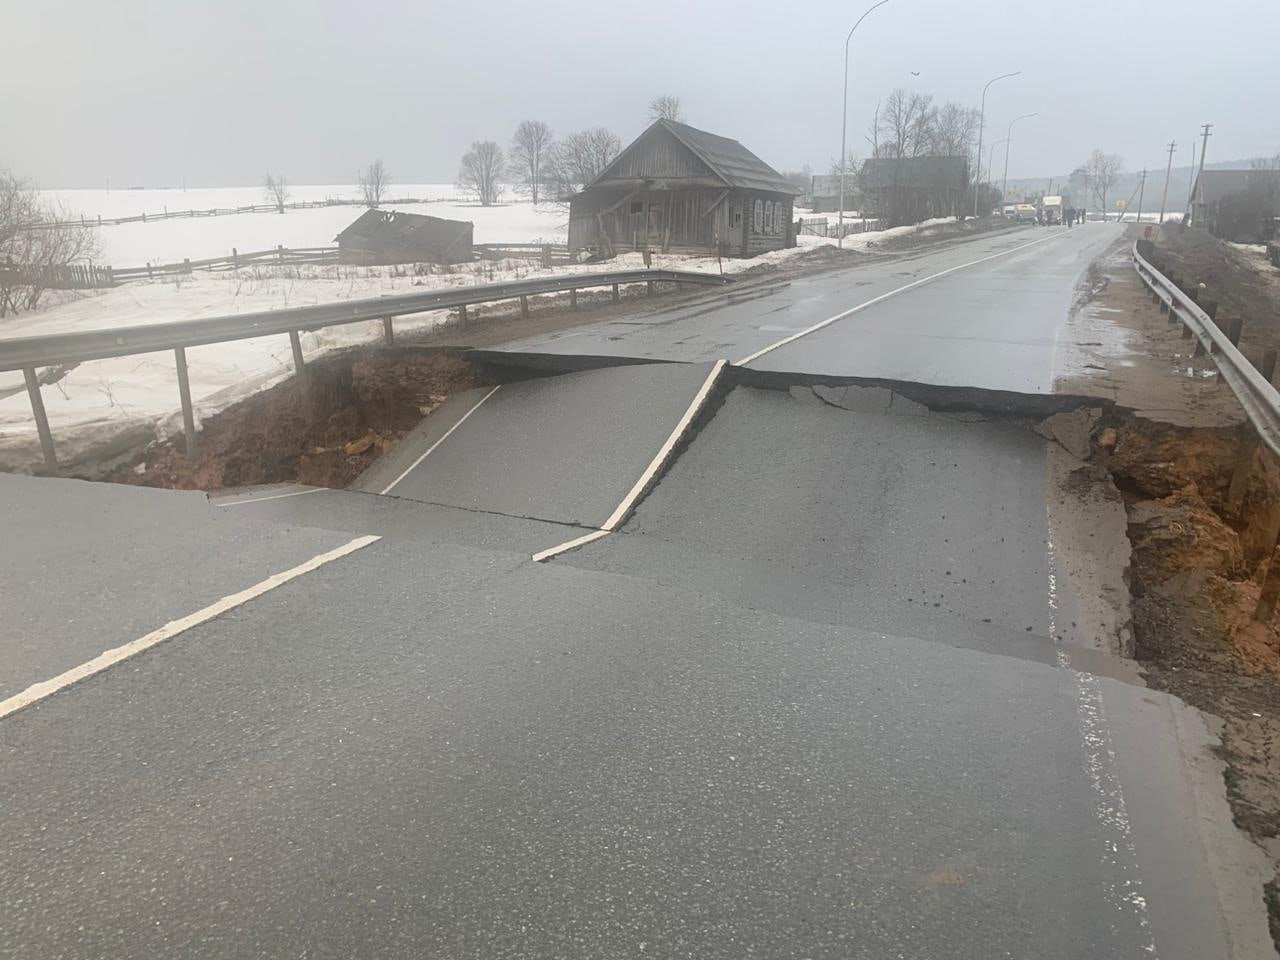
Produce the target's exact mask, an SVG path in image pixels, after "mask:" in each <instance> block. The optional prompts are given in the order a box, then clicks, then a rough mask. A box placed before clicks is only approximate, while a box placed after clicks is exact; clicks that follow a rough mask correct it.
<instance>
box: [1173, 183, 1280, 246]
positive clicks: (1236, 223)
mask: <svg viewBox="0 0 1280 960" xmlns="http://www.w3.org/2000/svg"><path fill="white" fill-rule="evenodd" d="M1275 216H1280V170H1204V171H1202V172H1201V173H1200V175H1199V176H1198V177H1196V183H1195V187H1193V188H1192V191H1191V222H1192V223H1194V224H1196V225H1197V226H1201V227H1204V228H1205V229H1206V230H1208V231H1209V232H1210V233H1212V234H1213V235H1214V236H1216V237H1221V238H1223V239H1224V240H1238V241H1245V242H1251V241H1258V240H1261V239H1262V238H1263V236H1264V235H1265V232H1266V225H1267V223H1268V221H1269V220H1270V219H1271V218H1273V217H1275Z"/></svg>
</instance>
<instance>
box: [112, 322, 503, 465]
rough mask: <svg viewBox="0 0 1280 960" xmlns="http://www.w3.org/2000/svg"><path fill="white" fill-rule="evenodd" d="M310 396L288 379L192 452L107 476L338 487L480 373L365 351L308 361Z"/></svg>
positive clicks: (426, 357)
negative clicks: (303, 395) (308, 398)
mask: <svg viewBox="0 0 1280 960" xmlns="http://www.w3.org/2000/svg"><path fill="white" fill-rule="evenodd" d="M307 370H308V374H309V378H310V402H309V403H304V402H303V399H302V396H301V394H300V393H299V390H298V385H297V382H296V381H295V380H289V381H286V382H285V383H282V384H280V385H279V386H276V387H274V388H272V389H270V390H266V391H264V392H262V393H259V394H256V395H255V396H253V397H250V398H249V399H247V400H245V401H243V402H242V403H238V404H236V405H235V406H234V407H231V408H229V409H227V410H225V411H223V412H222V413H220V414H218V415H217V416H215V417H211V418H209V419H208V420H206V421H205V422H204V428H203V430H202V431H201V433H200V449H199V452H198V454H197V456H195V457H194V458H189V457H187V456H186V454H185V452H184V450H185V446H184V444H185V441H184V439H183V438H182V437H175V438H174V439H173V440H171V441H169V442H166V443H163V444H158V445H156V446H154V447H152V448H150V449H148V450H147V451H145V452H144V453H143V454H142V455H140V456H139V457H137V458H136V459H135V460H134V461H133V462H132V463H130V464H127V465H126V466H123V467H121V468H120V469H118V470H117V471H116V472H115V473H114V474H113V475H112V476H111V478H110V479H112V480H115V481H117V482H120V483H134V484H143V485H146V486H152V487H173V488H178V489H183V490H192V489H196V490H216V489H220V488H222V487H237V486H246V485H250V484H261V483H281V482H289V481H295V482H298V483H306V484H311V485H314V486H323V487H345V486H347V485H348V484H350V483H351V482H352V481H353V480H354V479H355V478H356V477H357V476H359V475H360V474H361V473H362V472H363V471H364V470H366V469H367V468H368V467H369V466H370V465H371V464H372V463H373V461H374V460H376V459H377V458H378V457H380V456H382V454H384V453H386V452H387V451H388V450H390V449H391V448H392V447H394V446H395V444H396V443H397V442H399V440H400V438H401V437H402V436H404V434H405V433H407V432H408V431H409V430H410V429H412V428H413V427H414V425H416V424H417V423H418V421H419V420H421V419H422V418H423V417H424V416H426V415H427V414H428V413H430V412H431V411H432V410H434V409H435V408H436V407H438V406H439V405H440V404H441V403H443V402H444V401H445V398H446V397H448V395H449V394H450V393H452V392H454V391H457V390H465V389H467V388H469V387H473V386H477V385H479V384H480V383H481V382H483V381H482V379H481V377H480V376H479V375H478V374H477V373H476V372H475V371H474V370H473V369H472V367H471V366H470V365H468V364H467V363H466V362H465V361H463V360H462V359H461V357H460V355H459V354H458V353H457V352H456V351H447V350H445V351H442V350H430V349H425V348H396V349H386V348H381V347H369V348H362V349H358V350H352V351H348V352H344V353H342V354H335V355H333V356H329V357H325V358H324V359H322V360H319V361H317V362H315V363H313V364H309V365H308V367H307Z"/></svg>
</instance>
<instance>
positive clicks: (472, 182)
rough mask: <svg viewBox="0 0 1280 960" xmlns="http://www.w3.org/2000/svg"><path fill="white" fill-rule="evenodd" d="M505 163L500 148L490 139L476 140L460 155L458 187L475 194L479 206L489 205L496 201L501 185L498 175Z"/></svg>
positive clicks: (505, 159)
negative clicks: (460, 164)
mask: <svg viewBox="0 0 1280 960" xmlns="http://www.w3.org/2000/svg"><path fill="white" fill-rule="evenodd" d="M506 164H507V158H506V156H505V155H504V154H503V152H502V148H501V147H500V146H498V145H497V144H496V143H494V142H493V141H492V140H477V141H475V142H474V143H472V144H471V149H470V150H468V151H467V152H466V153H464V154H463V155H462V166H461V168H460V169H459V170H458V188H459V189H461V190H466V191H467V192H468V193H472V194H475V197H476V199H477V200H479V201H480V206H482V207H491V206H493V205H494V204H495V203H496V202H497V201H498V195H499V194H500V193H501V192H502V187H501V186H499V184H498V177H500V176H501V175H502V170H503V168H504V167H505V166H506Z"/></svg>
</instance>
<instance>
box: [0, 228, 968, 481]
mask: <svg viewBox="0 0 1280 960" xmlns="http://www.w3.org/2000/svg"><path fill="white" fill-rule="evenodd" d="M262 216H263V217H264V218H265V219H267V220H271V219H273V218H272V216H271V215H269V214H268V215H262ZM222 219H226V220H232V219H239V218H235V217H227V218H208V219H197V220H187V221H176V222H177V223H183V224H191V225H195V226H197V227H207V226H209V225H210V224H216V223H217V222H218V221H219V220H222ZM951 222H953V221H951V220H950V219H940V220H929V221H926V222H924V223H922V224H918V225H915V226H907V227H893V228H891V229H888V230H880V231H874V232H870V233H860V234H855V235H851V236H848V237H846V238H845V243H844V246H845V249H848V250H865V249H867V248H868V247H870V246H872V245H874V244H875V243H877V242H879V241H883V240H886V239H890V238H893V237H899V236H905V235H908V234H913V233H918V232H927V231H929V229H930V228H934V227H938V226H940V225H942V224H947V223H951ZM151 226H152V225H150V224H148V225H147V227H148V228H150V227H151ZM108 229H109V228H103V232H104V233H106V232H107V230H108ZM110 229H114V228H110ZM797 241H798V244H799V245H798V246H797V247H794V248H791V249H786V250H775V251H771V252H769V253H766V254H762V255H760V256H757V257H753V258H751V259H725V260H720V259H718V258H716V257H711V256H707V257H687V256H676V255H664V254H654V255H653V257H652V264H653V266H654V267H656V268H660V269H671V270H691V271H699V272H705V273H724V274H729V275H732V274H737V273H741V272H743V271H746V270H750V269H752V268H753V267H757V266H760V265H762V264H780V263H784V262H786V261H788V260H790V259H793V258H795V257H797V256H800V255H803V254H804V253H805V252H806V251H809V250H813V249H816V248H818V247H823V246H835V245H836V240H835V238H832V237H810V236H801V237H799V238H797ZM643 267H644V258H643V256H642V255H641V254H638V253H631V254H624V255H622V256H619V257H617V258H615V259H613V260H610V261H608V262H605V263H596V264H577V265H566V266H559V267H551V268H541V267H539V266H537V265H536V263H535V262H532V261H524V260H504V261H498V262H478V263H468V264H459V265H456V266H451V267H431V268H429V269H428V268H423V269H424V270H428V272H425V273H423V274H421V275H417V276H415V275H413V270H412V268H403V267H401V268H397V267H353V266H340V265H333V266H327V265H326V266H307V265H303V266H292V267H268V266H260V267H248V268H244V269H241V270H238V271H230V272H226V273H209V272H196V273H193V274H190V275H189V276H185V277H178V278H171V279H166V280H153V281H140V282H137V283H128V284H124V285H121V286H119V287H116V288H114V289H111V290H101V291H93V292H87V293H77V292H71V291H67V292H62V293H58V292H54V293H51V294H50V295H49V301H48V302H49V305H48V306H47V307H43V308H41V309H40V310H38V311H35V312H32V313H22V314H17V315H14V316H10V317H6V318H4V319H0V349H2V348H3V343H4V338H11V337H26V336H39V335H42V334H53V333H67V332H72V331H76V330H101V329H110V328H112V327H121V326H132V325H136V324H147V323H161V322H168V321H174V320H194V319H200V318H204V317H217V316H227V315H233V314H237V313H250V312H256V311H261V310H279V309H285V308H288V307H297V306H305V305H312V304H319V303H332V302H338V301H342V300H355V299H364V298H368V297H377V296H384V295H394V294H404V293H412V292H416V291H420V290H421V291H425V290H429V289H433V288H442V287H457V286H470V285H475V284H480V283H493V282H501V281H508V280H515V279H520V278H523V277H533V276H550V275H557V274H569V273H593V272H606V271H612V270H638V269H642V268H643ZM59 298H60V299H61V302H58V301H59ZM447 316H448V314H447V312H446V311H434V312H431V313H423V314H419V315H417V316H414V317H399V318H397V319H396V321H395V324H396V330H397V331H412V330H424V329H430V328H432V327H434V326H437V325H439V324H441V323H443V322H444V321H445V319H446V318H447ZM381 335H382V325H381V323H380V322H379V321H368V322H361V323H352V324H344V325H342V326H335V327H327V328H325V329H323V330H319V331H316V332H313V333H304V334H303V335H302V347H303V353H304V355H305V356H306V357H307V359H314V358H316V357H318V356H320V355H321V354H323V353H326V352H328V351H331V350H335V349H340V348H343V347H347V346H351V345H354V344H359V343H366V342H370V341H374V340H376V339H377V338H379V337H381ZM187 363H188V367H189V372H190V377H191V395H192V398H193V401H194V404H195V406H196V412H197V417H208V416H212V415H213V414H215V413H217V412H218V411H220V410H223V409H225V408H226V407H228V406H230V405H231V404H233V403H235V402H237V401H239V400H242V399H243V398H245V397H247V396H249V395H251V394H253V393H255V392H257V391H259V390H263V389H266V388H267V387H270V386H272V385H274V384H276V383H278V382H280V381H281V380H283V379H285V378H287V377H289V376H291V375H292V373H293V361H292V354H291V352H290V347H289V339H288V337H287V336H286V335H277V336H269V337H257V338H254V339H252V340H240V341H234V342H231V343H221V344H210V345H207V346H201V347H191V348H189V349H188V350H187ZM21 386H22V377H21V374H20V373H19V374H9V373H6V374H0V391H3V390H4V389H10V390H15V391H16V392H14V393H12V394H10V395H9V396H6V397H0V469H10V470H13V469H17V470H33V469H36V468H38V467H39V465H40V463H41V457H40V449H39V443H38V439H37V437H36V432H35V424H34V423H33V422H32V420H31V408H30V405H29V403H28V399H27V395H26V391H25V390H23V389H21ZM41 395H42V396H43V398H44V404H45V409H46V410H47V412H48V414H49V421H50V424H51V426H52V429H53V434H54V439H55V443H56V444H57V447H58V453H59V459H60V460H63V461H64V462H69V461H72V460H75V459H80V458H82V457H83V456H84V455H85V453H86V452H88V451H90V450H92V449H100V448H101V447H102V446H103V445H106V446H108V447H110V446H112V445H115V446H117V447H120V448H121V449H125V448H127V447H128V446H130V445H135V446H136V445H137V444H138V443H140V442H142V441H145V440H146V439H149V438H151V437H156V438H160V439H163V438H165V437H167V436H170V435H172V434H173V433H174V432H175V431H177V430H180V429H181V415H180V406H179V400H178V386H177V372H176V368H175V366H174V358H173V354H172V353H171V352H164V353H154V354H145V355H140V356H130V357H117V358H112V359H107V360H95V361H91V362H88V363H83V364H80V365H79V366H78V367H76V368H75V369H73V370H71V371H70V372H69V373H67V374H66V375H65V376H64V377H63V378H62V379H61V380H59V381H58V382H57V383H54V384H50V385H47V386H45V387H43V388H42V389H41Z"/></svg>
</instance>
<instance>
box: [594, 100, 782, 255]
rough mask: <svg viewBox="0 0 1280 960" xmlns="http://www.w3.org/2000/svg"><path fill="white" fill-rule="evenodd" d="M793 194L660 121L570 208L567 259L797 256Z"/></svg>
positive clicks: (733, 152) (706, 141) (709, 139)
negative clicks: (781, 252) (784, 251)
mask: <svg viewBox="0 0 1280 960" xmlns="http://www.w3.org/2000/svg"><path fill="white" fill-rule="evenodd" d="M799 193H800V190H799V189H797V188H796V187H795V186H794V185H793V184H791V183H790V182H788V181H787V180H786V178H784V177H783V176H782V174H780V173H778V172H777V171H776V170H774V169H773V168H772V167H770V166H769V165H768V164H766V163H765V162H764V161H763V160H761V159H760V158H759V157H757V156H756V155H755V154H754V153H752V152H751V151H750V150H748V149H747V148H746V147H744V146H743V145H742V144H740V143H739V142H738V141H737V140H730V139H728V138H727V137H719V136H716V135H715V134H713V133H707V132H705V131H703V130H695V129H694V128H693V127H690V126H687V125H685V124H683V123H676V122H674V121H671V120H658V121H657V122H655V123H654V124H653V125H652V126H650V127H649V128H648V129H647V130H645V131H644V133H642V134H640V136H639V137H637V138H636V140H635V142H633V143H632V144H631V145H630V146H629V147H627V148H626V149H625V150H623V151H622V153H620V154H618V156H617V158H616V159H615V160H614V161H613V162H612V163H611V164H609V166H607V167H606V168H605V169H604V170H603V171H601V173H600V175H599V176H597V177H596V178H595V179H594V180H592V181H591V182H590V183H589V184H587V185H586V186H585V187H583V189H582V191H581V192H579V193H577V194H574V195H573V196H572V197H570V198H569V249H570V251H571V252H572V253H578V252H580V251H583V250H590V251H594V252H596V253H597V254H598V255H600V256H605V257H609V256H613V255H614V254H615V253H618V252H621V251H626V250H643V249H646V248H647V249H651V250H659V251H663V252H672V253H702V254H705V253H711V252H715V251H717V250H719V252H721V253H723V254H724V255H726V256H754V255H755V254H758V253H764V252H765V251H766V250H777V249H780V248H782V247H794V246H795V243H796V238H795V231H794V224H793V223H792V204H793V201H794V199H795V197H796V196H797V195H799Z"/></svg>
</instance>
